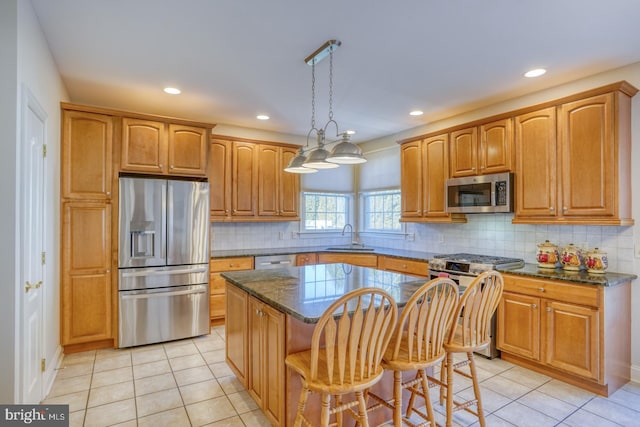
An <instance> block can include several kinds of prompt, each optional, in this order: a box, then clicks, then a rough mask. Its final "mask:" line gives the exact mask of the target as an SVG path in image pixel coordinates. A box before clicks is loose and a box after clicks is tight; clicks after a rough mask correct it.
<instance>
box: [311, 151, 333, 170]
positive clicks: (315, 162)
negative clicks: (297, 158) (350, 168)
mask: <svg viewBox="0 0 640 427" xmlns="http://www.w3.org/2000/svg"><path fill="white" fill-rule="evenodd" d="M327 157H329V152H328V151H327V150H325V149H324V148H316V149H315V150H313V151H312V152H310V153H309V155H308V156H307V160H306V161H305V162H304V163H303V166H304V167H305V168H313V169H333V168H337V167H338V165H337V164H336V163H329V162H327Z"/></svg>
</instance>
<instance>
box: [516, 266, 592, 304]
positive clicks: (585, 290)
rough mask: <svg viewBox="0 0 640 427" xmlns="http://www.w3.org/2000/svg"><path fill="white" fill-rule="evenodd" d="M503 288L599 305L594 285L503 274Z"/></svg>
mask: <svg viewBox="0 0 640 427" xmlns="http://www.w3.org/2000/svg"><path fill="white" fill-rule="evenodd" d="M504 290H505V291H506V292H516V293H519V294H524V295H531V296H536V297H543V298H547V299H552V300H557V301H563V302H570V303H574V304H581V305H589V306H592V307H599V305H600V302H599V300H600V298H599V295H600V289H599V287H598V286H594V285H575V284H571V283H564V282H558V281H550V280H540V279H531V278H526V277H522V276H512V275H508V274H505V275H504Z"/></svg>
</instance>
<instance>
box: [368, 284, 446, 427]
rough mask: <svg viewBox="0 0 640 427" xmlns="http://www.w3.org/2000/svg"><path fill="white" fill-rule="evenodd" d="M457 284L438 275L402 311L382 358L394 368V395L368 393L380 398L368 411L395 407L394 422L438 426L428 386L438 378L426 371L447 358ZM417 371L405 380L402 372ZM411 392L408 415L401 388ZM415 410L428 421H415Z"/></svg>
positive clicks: (376, 398)
mask: <svg viewBox="0 0 640 427" xmlns="http://www.w3.org/2000/svg"><path fill="white" fill-rule="evenodd" d="M458 299H459V297H458V286H457V285H456V284H455V282H453V281H452V280H451V279H445V278H438V279H434V280H431V281H430V282H427V283H425V284H424V285H423V286H421V287H420V288H419V289H418V290H417V291H416V292H415V293H414V294H413V295H412V296H411V298H410V299H409V301H408V302H407V304H406V305H405V306H404V308H403V310H402V314H401V315H400V319H399V321H398V326H397V327H396V330H395V333H394V336H393V338H392V339H391V344H390V345H389V347H388V348H387V351H386V352H385V355H384V357H383V358H382V366H383V367H384V369H385V370H391V371H393V379H394V381H393V398H392V399H389V400H385V399H382V398H381V397H380V396H378V395H375V394H373V393H368V396H369V397H371V398H372V399H373V400H375V401H377V402H378V403H377V404H376V405H373V406H371V407H369V408H368V409H369V411H371V410H374V409H377V408H380V407H387V408H390V409H392V410H393V425H394V426H402V425H403V424H402V423H403V422H404V423H405V424H407V425H409V426H414V427H415V426H418V425H419V426H426V425H430V426H432V427H435V426H436V422H435V419H434V413H433V407H432V405H431V400H430V399H429V388H430V387H433V386H436V385H438V383H439V381H438V380H436V379H434V378H432V377H430V376H428V375H427V374H426V371H425V370H426V368H428V367H430V366H433V365H435V364H437V363H438V362H441V361H442V360H443V359H444V357H445V354H446V353H445V351H444V346H443V345H444V342H445V341H446V339H447V331H448V330H449V328H450V327H451V324H452V322H453V320H454V315H455V310H456V308H457V305H458ZM405 371H417V373H416V377H415V378H414V379H411V380H409V381H407V382H404V383H403V382H402V373H403V372H405ZM434 382H435V383H434ZM403 389H407V390H409V392H410V393H411V397H410V399H409V405H408V407H407V410H406V418H403V416H402V390H403ZM416 396H419V397H421V398H422V399H423V400H424V402H425V406H426V409H427V412H426V413H424V412H421V411H419V410H418V409H417V408H416V407H415V398H416ZM412 413H416V414H418V415H419V416H420V417H422V418H423V419H424V420H425V421H426V422H424V423H421V424H414V423H413V422H411V421H410V420H409V417H410V416H411V414H412Z"/></svg>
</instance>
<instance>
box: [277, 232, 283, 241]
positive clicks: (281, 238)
mask: <svg viewBox="0 0 640 427" xmlns="http://www.w3.org/2000/svg"><path fill="white" fill-rule="evenodd" d="M278 238H279V239H280V240H284V231H281V232H279V233H278Z"/></svg>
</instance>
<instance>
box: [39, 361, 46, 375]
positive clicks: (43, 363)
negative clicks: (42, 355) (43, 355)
mask: <svg viewBox="0 0 640 427" xmlns="http://www.w3.org/2000/svg"><path fill="white" fill-rule="evenodd" d="M46 367H47V359H42V360H40V370H41V371H42V372H44V371H45V370H46Z"/></svg>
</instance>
